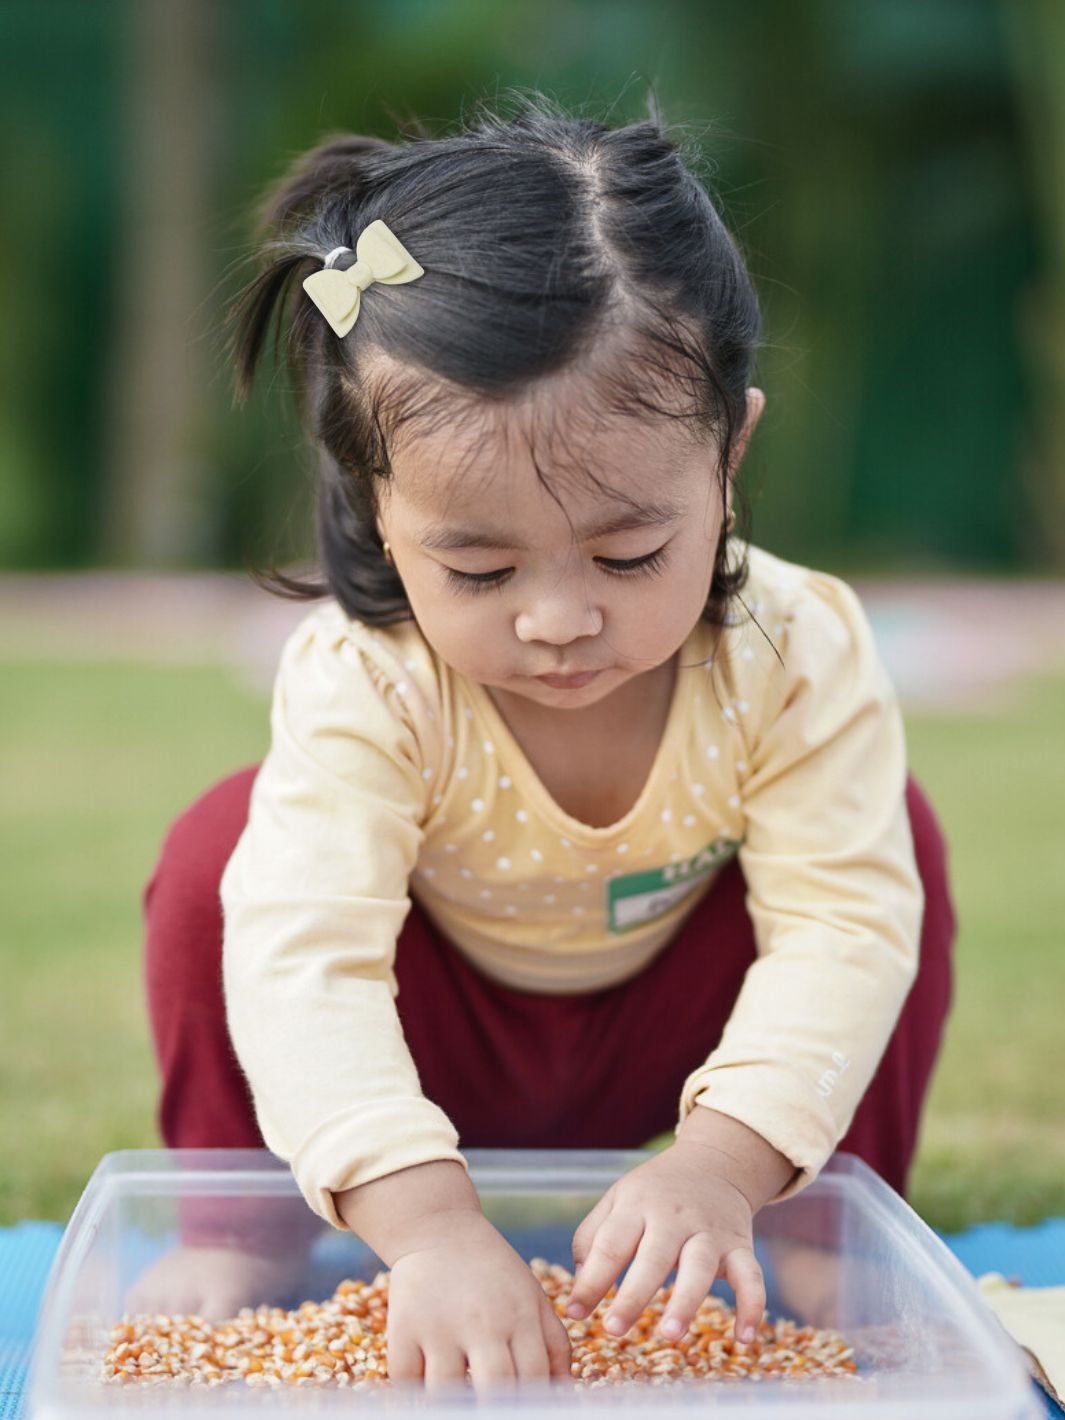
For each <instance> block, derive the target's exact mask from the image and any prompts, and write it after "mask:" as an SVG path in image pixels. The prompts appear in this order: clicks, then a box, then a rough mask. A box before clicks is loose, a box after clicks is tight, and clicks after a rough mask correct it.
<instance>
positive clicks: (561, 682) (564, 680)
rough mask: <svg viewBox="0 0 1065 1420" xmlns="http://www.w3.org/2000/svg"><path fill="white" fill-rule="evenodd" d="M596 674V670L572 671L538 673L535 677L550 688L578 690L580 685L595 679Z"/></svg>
mask: <svg viewBox="0 0 1065 1420" xmlns="http://www.w3.org/2000/svg"><path fill="white" fill-rule="evenodd" d="M598 674H599V672H598V671H574V672H573V673H572V674H571V675H538V676H537V677H536V679H537V680H539V681H542V682H543V684H544V685H548V686H550V687H551V689H552V690H580V688H581V686H582V685H588V684H590V683H591V682H592V681H593V680H595V678H596V676H597V675H598Z"/></svg>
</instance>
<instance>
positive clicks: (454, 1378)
mask: <svg viewBox="0 0 1065 1420" xmlns="http://www.w3.org/2000/svg"><path fill="white" fill-rule="evenodd" d="M465 1379H466V1357H465V1356H464V1355H463V1354H462V1352H461V1351H460V1350H459V1349H458V1347H457V1346H443V1347H441V1346H432V1347H430V1348H429V1349H428V1350H427V1351H426V1352H425V1389H426V1390H427V1391H432V1390H443V1389H445V1388H449V1387H454V1386H458V1385H462V1384H463V1382H464V1381H465Z"/></svg>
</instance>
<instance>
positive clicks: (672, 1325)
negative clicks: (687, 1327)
mask: <svg viewBox="0 0 1065 1420" xmlns="http://www.w3.org/2000/svg"><path fill="white" fill-rule="evenodd" d="M682 1330H683V1327H682V1326H681V1324H680V1322H679V1321H678V1320H677V1318H676V1317H674V1316H671V1317H668V1318H667V1319H666V1320H665V1321H664V1322H663V1323H662V1335H663V1336H679V1335H680V1333H681V1331H682Z"/></svg>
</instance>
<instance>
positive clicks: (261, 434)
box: [0, 0, 1065, 570]
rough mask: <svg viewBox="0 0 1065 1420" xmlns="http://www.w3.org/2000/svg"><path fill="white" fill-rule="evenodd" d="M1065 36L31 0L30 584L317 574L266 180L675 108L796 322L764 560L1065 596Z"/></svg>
mask: <svg viewBox="0 0 1065 1420" xmlns="http://www.w3.org/2000/svg"><path fill="white" fill-rule="evenodd" d="M1003 14H1007V15H1009V17H1010V24H1009V35H1010V44H1009V46H1007V41H1006V36H1005V35H1004V33H1003V18H1002V17H1003ZM1061 15H1062V10H1061V7H1060V6H1059V5H1058V4H1057V0H1018V3H1016V4H1012V3H1007V4H1006V5H1000V3H999V0H957V3H941V4H938V5H928V4H927V3H925V0H875V3H868V4H862V5H855V4H853V3H850V0H804V3H803V4H801V5H798V4H795V3H793V0H761V3H759V4H757V5H751V4H749V3H746V0H713V3H707V0H662V3H659V4H654V5H652V4H650V3H649V0H509V3H505V4H504V3H498V0H452V3H450V4H447V5H445V4H442V3H439V0H390V3H389V5H387V6H378V7H376V8H372V7H364V6H353V5H348V4H344V3H342V0H299V3H297V0H229V2H228V3H226V4H223V5H208V4H207V3H206V0H182V3H181V4H170V3H168V0H147V3H146V0H96V3H94V4H93V5H91V6H87V5H85V4H83V3H82V2H81V0H6V3H5V5H4V6H3V7H0V27H2V30H0V41H2V42H0V75H2V76H3V83H0V118H2V121H3V130H4V133H5V135H6V136H7V137H8V139H9V145H8V146H9V148H10V149H11V153H10V160H9V161H5V164H4V165H3V169H2V170H0V193H2V195H3V198H4V203H5V223H4V226H3V229H2V230H0V251H2V252H3V254H4V255H6V257H7V261H6V262H5V263H3V266H2V270H3V271H4V275H3V276H2V277H0V290H2V291H3V295H4V299H5V301H6V302H7V306H6V310H7V312H8V316H9V321H10V327H11V329H12V330H17V331H18V332H19V334H18V338H17V340H16V341H13V342H11V343H10V344H9V346H8V348H7V350H6V353H5V355H4V357H3V360H4V365H3V367H2V368H3V370H4V373H5V376H6V378H5V380H4V381H3V385H4V399H5V403H4V405H3V406H2V407H0V475H2V476H0V564H3V563H7V564H8V565H47V564H56V565H71V564H78V563H88V562H92V561H101V560H102V561H127V562H143V563H148V564H152V565H156V564H160V563H168V562H182V563H189V564H194V563H199V564H201V565H202V564H211V563H214V562H223V563H232V562H233V561H235V560H238V559H239V556H240V554H241V553H242V552H243V551H245V550H247V551H249V552H250V553H252V554H253V555H256V556H272V555H275V554H276V555H277V556H279V557H282V558H284V557H286V556H299V555H302V554H304V553H306V552H307V551H308V550H309V547H310V531H309V530H310V517H309V485H310V479H311V473H312V466H313V456H312V454H311V451H309V450H307V449H306V448H305V446H304V444H303V442H302V440H301V438H300V434H299V431H298V430H297V429H296V427H295V423H294V419H293V416H292V412H291V410H290V409H289V408H288V407H287V406H286V404H285V401H284V398H283V395H284V389H283V382H284V376H283V373H282V372H281V371H278V370H275V371H273V372H270V373H267V372H264V378H263V381H262V382H261V384H260V388H259V390H258V391H257V392H256V395H255V396H254V398H253V401H252V403H251V405H250V406H249V407H248V409H247V410H246V411H245V412H244V413H242V414H241V415H239V416H238V415H236V414H234V412H233V411H232V409H231V407H230V391H231V376H230V372H229V371H228V369H227V368H226V366H225V361H224V358H223V354H224V352H223V348H222V342H221V329H220V327H221V315H222V311H223V309H224V307H225V303H226V301H227V299H228V298H229V297H230V296H231V295H232V294H233V293H234V291H235V289H236V284H237V281H238V277H239V279H246V277H247V275H248V272H247V270H246V269H244V268H243V267H241V266H240V258H242V257H243V256H244V255H245V254H246V253H247V250H248V245H249V238H250V232H249V227H248V216H249V214H250V211H251V207H252V204H253V202H254V201H255V199H256V198H257V197H258V195H259V193H260V192H261V190H262V188H263V186H264V185H265V184H266V183H267V182H269V181H271V180H272V179H273V178H274V177H275V176H276V175H277V174H278V173H279V172H280V171H281V169H282V168H283V167H284V166H285V165H286V164H287V163H288V161H289V160H290V159H291V158H292V157H293V156H294V154H295V153H297V152H298V151H300V150H302V149H304V148H306V147H308V146H309V145H310V144H312V143H314V142H315V141H317V139H318V138H320V136H321V135H322V134H323V133H325V132H328V131H331V130H334V129H339V128H348V129H351V130H354V131H362V132H375V133H380V134H382V135H384V136H386V137H388V136H394V133H395V126H394V123H393V122H392V118H391V114H392V113H393V112H394V113H396V114H397V115H399V116H401V117H402V116H404V115H406V114H408V113H410V114H418V115H420V116H423V117H425V118H426V119H428V120H429V122H430V123H431V124H434V125H435V126H436V127H438V128H444V127H446V126H449V125H451V124H452V123H453V122H454V121H455V120H457V119H458V118H459V117H460V116H461V114H462V111H463V109H464V107H468V106H469V103H470V101H472V100H473V99H475V98H477V97H479V96H480V95H482V94H485V93H488V94H491V93H492V92H493V90H495V89H497V88H503V87H506V86H507V85H509V84H512V83H513V84H522V85H532V86H537V87H542V88H545V89H547V90H548V91H549V92H551V93H553V94H555V95H556V96H557V97H559V98H560V99H561V100H562V101H563V102H564V103H566V104H567V105H569V106H572V107H575V108H577V109H580V108H582V107H583V108H585V109H587V110H588V111H590V112H591V113H593V114H599V113H606V114H608V115H609V117H610V119H611V121H618V122H620V121H625V120H629V119H633V118H638V117H641V116H642V115H643V113H644V112H645V104H644V99H645V93H646V90H647V87H648V82H649V81H653V83H654V85H655V88H656V90H657V93H658V97H659V99H660V101H661V104H662V107H663V109H664V113H665V116H666V118H667V120H669V121H671V122H677V123H678V124H679V127H680V129H681V131H682V132H683V133H685V134H686V135H687V136H688V138H689V139H690V141H691V143H692V145H693V147H694V148H695V149H696V150H697V151H698V152H699V153H701V154H702V159H703V171H704V174H705V176H706V178H707V181H708V182H709V184H710V186H711V189H712V191H714V192H715V195H716V196H717V197H718V199H719V201H720V205H721V207H722V210H723V215H724V217H725V220H726V221H727V222H728V224H729V226H730V227H731V228H732V230H733V231H734V232H736V234H737V236H738V239H739V240H740V243H741V245H742V246H743V249H744V251H745V254H746V255H747V257H748V260H749V263H750V265H751V268H752V271H753V274H754V277H755V280H756V282H757V284H758V287H759V290H760V293H761V295H762V298H763V304H764V307H765V312H766V344H765V347H764V349H763V351H762V352H761V358H760V368H759V377H760V379H761V382H762V383H763V384H764V386H765V388H766V390H767V393H768V396H769V407H768V410H767V413H766V416H765V418H764V419H763V421H762V424H761V426H760V428H759V432H758V436H757V438H756V440H755V442H754V445H753V446H752V450H751V453H750V455H749V458H748V461H747V464H746V466H745V477H746V479H747V481H748V484H749V486H750V487H751V488H752V489H753V490H754V492H755V495H756V519H755V526H754V535H755V537H756V539H757V540H758V541H761V542H764V543H765V544H766V545H767V546H771V547H774V548H775V549H776V550H778V551H780V552H781V553H782V554H783V555H785V556H793V557H795V558H797V559H799V560H806V561H811V562H813V561H820V562H822V563H823V564H826V565H834V566H837V567H839V568H840V569H841V570H846V568H847V567H848V565H849V566H851V567H854V568H858V567H869V566H871V565H874V564H875V565H881V566H888V565H890V566H907V565H908V566H913V565H920V564H924V565H933V566H934V565H942V566H953V567H965V566H968V567H973V568H978V567H999V568H1009V567H1020V566H1023V565H1025V563H1032V562H1042V563H1043V564H1044V565H1046V564H1047V562H1048V561H1050V560H1051V559H1053V560H1054V561H1055V562H1056V565H1058V566H1060V565H1061V564H1062V560H1063V558H1065V550H1063V548H1062V542H1063V539H1062V538H1061V537H1060V536H1058V532H1057V529H1060V526H1061V516H1060V514H1061V499H1062V494H1061V491H1060V484H1061V477H1062V476H1061V472H1060V470H1061V469H1062V467H1065V451H1063V448H1062V444H1063V441H1065V432H1062V418H1063V417H1062V415H1061V410H1062V408H1063V401H1062V399H1061V393H1062V388H1061V386H1062V381H1063V379H1065V374H1063V364H1065V329H1063V326H1065V319H1063V317H1062V314H1061V311H1062V305H1063V297H1062V295H1061V290H1062V273H1061V265H1062V248H1063V237H1062V229H1063V218H1062V198H1061V193H1062V191H1063V190H1065V188H1063V185H1062V183H1061V180H1060V177H1059V174H1060V173H1061V168H1062V164H1063V161H1065V160H1063V158H1062V138H1061V133H1062V119H1061V113H1062V107H1063V105H1065V98H1063V97H1062V96H1063V94H1065V80H1063V76H1062V72H1061V66H1060V59H1059V56H1060V55H1061V53H1062V52H1063V50H1062V46H1061V42H1060V37H1059V36H1058V35H1057V33H1056V32H1057V30H1059V29H1060V26H1061ZM1048 135H1057V136H1056V137H1048ZM1037 223H1038V224H1041V225H1038V226H1037ZM1044 273H1045V274H1044ZM160 277H162V278H163V279H162V280H160V279H159V278H160ZM1026 292H1028V293H1030V294H1029V295H1028V296H1027V297H1025V299H1024V300H1023V301H1022V293H1026ZM1022 346H1023V348H1022ZM1033 401H1037V404H1035V405H1033ZM1033 408H1035V410H1037V411H1038V413H1037V414H1036V415H1035V417H1033ZM1029 426H1032V429H1033V434H1032V436H1031V439H1030V440H1029V439H1028V437H1027V435H1026V430H1027V428H1028V427H1029ZM1035 431H1038V441H1036V438H1037V436H1036V432H1035ZM1019 466H1020V467H1021V468H1022V469H1023V470H1024V481H1023V483H1022V482H1020V481H1019V480H1018V476H1017V475H1018V467H1019ZM1055 488H1056V489H1057V491H1056V492H1055V491H1054V489H1055Z"/></svg>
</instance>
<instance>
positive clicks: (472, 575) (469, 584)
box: [444, 543, 667, 592]
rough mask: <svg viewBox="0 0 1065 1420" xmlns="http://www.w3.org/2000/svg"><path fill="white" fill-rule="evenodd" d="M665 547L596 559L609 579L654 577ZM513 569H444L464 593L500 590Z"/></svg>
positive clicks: (664, 545)
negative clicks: (640, 554) (635, 555)
mask: <svg viewBox="0 0 1065 1420" xmlns="http://www.w3.org/2000/svg"><path fill="white" fill-rule="evenodd" d="M666 546H667V544H665V543H663V545H662V546H661V547H659V548H656V549H655V551H654V552H649V553H648V554H647V556H646V557H627V558H624V559H619V558H606V557H597V558H596V562H597V563H598V565H599V567H600V568H601V569H602V570H603V571H604V572H606V573H608V574H609V575H610V576H611V577H634V576H641V575H643V576H656V575H657V574H658V573H660V572H661V571H662V568H663V567H664V566H665V563H666ZM512 570H513V569H512V568H510V567H505V568H502V569H501V570H500V571H498V572H459V571H457V570H456V569H455V568H454V567H445V568H444V571H445V572H446V573H447V580H448V583H449V584H450V585H451V586H453V587H458V588H459V589H461V590H462V591H464V592H487V591H489V590H491V589H492V588H493V587H494V588H497V589H499V588H501V587H502V586H503V583H504V582H505V581H506V579H507V578H508V577H509V576H510V573H511V571H512Z"/></svg>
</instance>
